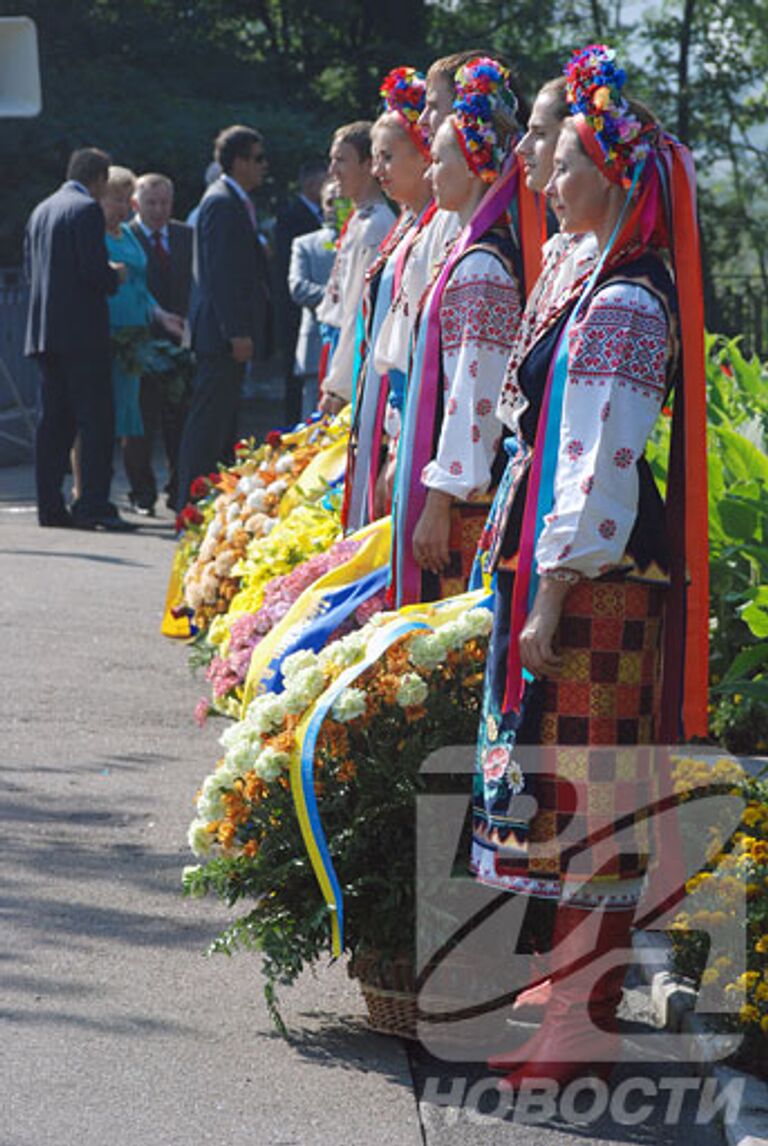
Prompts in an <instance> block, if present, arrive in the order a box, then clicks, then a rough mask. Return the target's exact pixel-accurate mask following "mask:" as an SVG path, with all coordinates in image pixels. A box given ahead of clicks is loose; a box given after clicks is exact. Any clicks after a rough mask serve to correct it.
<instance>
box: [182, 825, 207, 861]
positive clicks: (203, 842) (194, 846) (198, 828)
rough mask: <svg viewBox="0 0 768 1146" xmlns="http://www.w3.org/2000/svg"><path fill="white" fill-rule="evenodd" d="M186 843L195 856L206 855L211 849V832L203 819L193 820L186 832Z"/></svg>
mask: <svg viewBox="0 0 768 1146" xmlns="http://www.w3.org/2000/svg"><path fill="white" fill-rule="evenodd" d="M187 843H188V844H189V849H190V851H192V852H194V854H195V855H196V856H204V855H207V854H208V852H209V851H210V850H211V833H210V832H209V831H208V824H207V822H206V821H205V820H200V819H197V820H193V821H192V823H191V824H190V825H189V830H188V832H187Z"/></svg>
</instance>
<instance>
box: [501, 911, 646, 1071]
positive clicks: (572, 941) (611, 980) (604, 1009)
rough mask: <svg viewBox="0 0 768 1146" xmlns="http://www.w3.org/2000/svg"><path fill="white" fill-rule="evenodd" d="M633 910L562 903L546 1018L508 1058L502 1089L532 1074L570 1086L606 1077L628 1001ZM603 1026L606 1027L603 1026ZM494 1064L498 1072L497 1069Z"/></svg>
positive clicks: (505, 1064)
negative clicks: (619, 1011)
mask: <svg viewBox="0 0 768 1146" xmlns="http://www.w3.org/2000/svg"><path fill="white" fill-rule="evenodd" d="M633 917H634V912H633V911H613V912H606V911H602V910H593V911H589V910H582V909H580V908H573V907H568V906H567V905H561V906H560V907H558V910H557V916H556V919H555V935H554V938H555V943H554V948H553V952H552V960H553V967H554V968H556V970H554V972H553V975H552V993H551V998H550V1003H549V1006H548V1008H547V1011H546V1014H545V1017H544V1022H543V1023H542V1025H541V1027H540V1028H539V1030H538V1031H537V1032H536V1034H535V1035H534V1036H533V1037H532V1038H531V1039H529V1040H528V1041H527V1042H526V1043H525V1044H524V1045H523V1046H522V1047H520V1049H519V1050H518V1051H517V1052H516V1054H515V1055H514V1056H509V1057H508V1058H506V1059H504V1060H500V1059H494V1060H490V1061H489V1064H488V1065H489V1066H491V1067H492V1069H493V1068H494V1064H496V1063H499V1064H500V1063H501V1062H503V1063H504V1065H503V1066H502V1067H501V1069H504V1070H509V1066H510V1065H512V1064H514V1065H515V1066H516V1067H517V1069H515V1070H513V1071H512V1072H511V1073H510V1074H508V1075H507V1077H506V1078H504V1079H502V1080H501V1081H500V1082H499V1089H500V1090H516V1089H518V1088H519V1087H520V1085H521V1084H522V1083H523V1082H524V1081H525V1080H526V1079H554V1080H555V1081H557V1082H560V1083H565V1082H568V1081H570V1079H572V1078H577V1077H579V1076H580V1075H583V1074H591V1073H594V1069H593V1068H594V1064H596V1063H599V1064H605V1065H604V1067H603V1070H602V1071H601V1072H600V1073H604V1074H607V1073H609V1072H610V1069H611V1067H612V1065H613V1063H614V1062H615V1061H616V1059H617V1057H618V1053H619V1049H620V1045H621V1040H620V1038H619V1035H618V1024H617V1022H616V1008H617V1007H618V1004H619V1002H620V1001H621V989H622V984H623V982H624V973H625V969H626V964H627V962H628V960H629V959H630V958H631V950H630V944H629V936H630V929H631V925H632V919H633ZM596 1023H597V1024H599V1025H596ZM495 1069H499V1067H498V1066H496V1067H495Z"/></svg>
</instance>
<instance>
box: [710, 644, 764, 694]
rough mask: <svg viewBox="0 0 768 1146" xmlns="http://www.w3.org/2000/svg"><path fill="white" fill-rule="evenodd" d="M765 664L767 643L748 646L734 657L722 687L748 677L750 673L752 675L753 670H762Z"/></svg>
mask: <svg viewBox="0 0 768 1146" xmlns="http://www.w3.org/2000/svg"><path fill="white" fill-rule="evenodd" d="M767 663H768V642H762V643H761V644H759V645H750V646H749V647H748V648H746V649H742V650H741V652H740V653H739V654H738V656H736V657H734V659H733V661H732V663H731V665H730V667H729V668H728V671H727V672H726V674H725V676H724V677H723V679H722V681H721V684H723V685H724V684H727V683H728V682H729V681H732V680H735V679H738V678H740V677H745V676H748V675H749V674H750V673H753V672H754V671H755V669H757V668H762V667H763V666H765V665H766V664H767Z"/></svg>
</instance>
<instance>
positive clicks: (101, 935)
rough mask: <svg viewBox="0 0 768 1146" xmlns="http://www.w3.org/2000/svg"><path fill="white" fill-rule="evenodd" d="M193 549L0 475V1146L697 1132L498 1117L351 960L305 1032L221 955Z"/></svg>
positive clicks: (391, 1141)
mask: <svg viewBox="0 0 768 1146" xmlns="http://www.w3.org/2000/svg"><path fill="white" fill-rule="evenodd" d="M118 492H119V482H118ZM172 550H173V534H172V525H171V515H170V513H167V512H165V511H162V516H160V517H159V518H157V519H156V520H154V521H151V522H149V523H145V524H143V525H142V529H141V532H140V533H138V534H136V535H132V536H124V535H106V534H94V533H81V532H75V531H66V530H42V529H40V528H38V526H37V524H36V518H35V514H34V508H33V504H32V476H31V470H30V468H29V467H22V468H15V469H0V585H2V591H1V593H0V626H1V627H0V633H2V644H1V645H0V647H1V648H2V657H0V697H2V700H1V701H0V712H2V755H1V758H0V771H1V772H2V779H3V784H2V797H1V801H2V813H1V814H2V822H3V832H2V837H1V838H0V847H1V848H2V853H3V854H2V865H1V866H0V903H1V904H2V919H3V926H2V937H3V940H2V945H0V976H1V979H2V981H1V983H0V1015H2V1019H3V1028H4V1029H3V1038H2V1041H1V1042H0V1099H1V1101H0V1146H104V1144H105V1143H108V1144H109V1146H177V1144H178V1146H197V1144H198V1143H207V1142H211V1143H215V1144H216V1146H223V1144H225V1143H226V1144H227V1146H246V1144H248V1146H254V1144H255V1146H328V1144H332V1143H337V1142H345V1143H363V1144H365V1146H417V1144H419V1143H428V1144H430V1146H432V1144H434V1146H437V1144H438V1143H439V1144H440V1146H445V1144H447V1146H454V1144H458V1143H462V1144H465V1143H470V1144H472V1143H480V1142H482V1143H483V1144H484V1146H488V1144H489V1143H490V1144H495V1143H497V1142H498V1143H501V1142H504V1143H508V1142H514V1143H516V1144H523V1146H526V1144H529V1143H530V1144H533V1143H534V1142H535V1143H536V1144H537V1146H575V1144H576V1143H577V1142H578V1143H585V1142H592V1141H599V1142H601V1143H603V1144H604V1146H611V1144H612V1143H619V1142H621V1143H626V1142H636V1143H645V1142H650V1141H656V1142H658V1141H661V1142H663V1143H665V1144H670V1146H671V1144H672V1143H675V1144H677V1143H682V1141H683V1135H684V1134H685V1133H686V1131H684V1130H683V1129H682V1128H681V1125H674V1126H669V1127H668V1126H664V1124H663V1123H664V1112H665V1111H666V1109H667V1104H666V1101H665V1102H664V1103H663V1104H659V1103H657V1104H655V1106H654V1111H653V1114H652V1116H651V1117H649V1118H648V1119H646V1120H645V1121H644V1122H643V1123H642V1124H641V1125H639V1126H631V1125H624V1124H621V1122H620V1121H619V1122H617V1121H615V1120H614V1119H612V1118H611V1116H610V1115H605V1116H604V1117H602V1118H601V1119H600V1120H599V1121H597V1122H591V1123H590V1121H589V1119H587V1120H586V1121H584V1120H583V1119H582V1122H583V1124H582V1125H575V1124H574V1119H576V1121H578V1118H577V1116H576V1115H575V1114H574V1117H573V1118H564V1117H562V1116H561V1115H560V1114H558V1115H557V1116H556V1117H554V1118H547V1119H546V1120H545V1122H544V1124H543V1125H531V1126H514V1125H510V1124H509V1123H504V1122H501V1121H500V1120H499V1119H498V1118H496V1119H494V1118H492V1117H489V1116H483V1115H478V1114H476V1113H475V1110H474V1106H473V1103H474V1104H475V1105H477V1102H478V1101H479V1103H480V1109H481V1110H483V1109H485V1103H486V1102H487V1097H488V1096H487V1095H486V1096H485V1097H484V1098H482V1096H481V1095H480V1094H479V1091H476V1092H475V1098H472V1097H470V1098H469V1099H467V1091H468V1088H469V1086H470V1085H471V1084H473V1083H477V1081H478V1079H480V1081H482V1077H481V1073H478V1071H477V1069H475V1070H474V1071H473V1070H472V1068H469V1069H467V1068H463V1067H460V1066H459V1067H456V1068H449V1067H446V1065H445V1064H444V1063H441V1062H439V1061H436V1060H435V1061H433V1060H430V1059H429V1058H428V1057H427V1056H425V1055H424V1054H421V1053H420V1054H418V1055H416V1054H414V1055H413V1057H412V1059H410V1060H409V1056H408V1054H407V1053H406V1049H405V1047H404V1045H403V1044H401V1043H400V1042H398V1041H396V1040H393V1039H387V1038H384V1037H381V1036H378V1035H375V1034H372V1033H371V1032H369V1031H368V1030H367V1029H366V1027H365V1024H364V1021H363V1018H362V1005H361V1000H360V996H359V994H358V991H357V987H356V986H355V984H353V983H351V982H350V981H349V980H348V978H347V977H346V974H345V970H344V967H343V966H340V965H338V966H334V967H323V968H320V969H319V971H318V973H317V975H316V976H315V975H307V976H306V977H305V978H304V979H303V980H302V981H301V983H300V984H299V985H298V986H297V987H296V988H295V989H293V990H291V991H287V992H285V994H284V1014H285V1018H286V1022H287V1024H288V1026H289V1028H290V1030H291V1040H290V1042H285V1041H284V1040H282V1039H281V1038H279V1037H278V1036H277V1035H276V1034H275V1032H274V1030H273V1028H272V1026H271V1024H270V1020H269V1018H268V1016H267V1013H266V1009H265V1005H264V1002H263V998H262V993H261V983H260V976H259V971H258V961H257V959H256V958H254V957H250V956H248V955H240V956H238V957H236V958H233V959H231V960H228V959H226V958H224V957H215V958H213V959H206V958H204V957H203V955H202V952H203V950H204V948H205V947H206V945H207V943H208V942H209V941H210V939H211V938H212V937H213V936H214V935H215V933H216V932H217V930H219V929H220V928H221V926H222V925H223V924H224V922H225V920H226V918H227V912H226V910H225V909H224V908H223V907H221V906H219V905H217V904H216V903H215V902H213V901H207V900H206V901H202V902H200V901H197V902H191V901H187V900H184V899H183V898H182V897H181V895H180V892H179V876H180V872H181V868H182V867H183V865H184V864H185V863H187V862H189V860H190V856H189V855H188V852H187V847H186V838H185V837H186V829H187V825H188V822H189V819H190V816H191V812H192V798H193V794H194V792H195V789H196V787H197V786H198V784H199V782H200V780H201V779H202V778H203V777H204V776H205V774H206V773H207V772H208V771H209V769H210V767H211V765H212V762H213V760H214V759H215V757H216V755H217V746H216V737H217V734H218V729H217V728H216V727H215V724H214V725H213V726H211V727H209V728H207V729H205V730H203V731H202V732H200V731H199V730H198V729H197V728H196V726H195V725H194V724H193V722H192V716H191V714H192V709H193V707H194V704H195V702H196V700H197V699H198V697H199V695H200V694H201V692H202V687H201V684H200V682H196V681H195V680H193V678H191V677H190V674H189V672H188V670H187V667H186V654H185V650H184V648H183V647H179V646H177V645H174V644H172V643H170V642H168V641H166V640H164V639H163V638H162V637H161V636H160V634H159V631H158V625H159V621H160V613H161V608H162V602H163V598H164V592H165V583H166V578H167V574H168V569H169V566H170V560H171V554H172ZM624 1073H625V1075H626V1073H627V1072H626V1070H625V1072H624ZM635 1073H636V1071H635ZM663 1073H666V1074H671V1075H677V1076H680V1075H681V1071H680V1069H679V1068H677V1069H672V1068H670V1070H669V1071H665V1072H663ZM682 1073H683V1074H684V1073H685V1072H684V1071H683V1072H682ZM661 1074H662V1068H661V1067H657V1066H654V1067H653V1068H652V1069H650V1068H649V1075H650V1076H651V1077H653V1078H655V1079H656V1080H657V1081H658V1079H659V1078H660V1077H661ZM457 1079H458V1080H459V1081H458V1082H457V1081H456V1080H457ZM481 1089H482V1088H481ZM422 1097H423V1099H424V1103H423V1105H422V1106H421V1107H420V1106H419V1104H418V1103H417V1101H416V1099H417V1098H422ZM462 1100H464V1101H468V1102H469V1106H468V1107H467V1106H465V1107H464V1108H463V1109H460V1108H459V1105H460V1103H461V1101H462ZM441 1104H447V1105H441ZM638 1104H639V1098H638V1099H636V1100H635V1102H634V1105H635V1106H636V1105H638ZM490 1105H491V1106H493V1103H490ZM629 1105H630V1106H632V1105H633V1104H632V1103H630V1104H629ZM693 1111H695V1104H694V1101H693V1099H691V1101H690V1102H689V1101H688V1100H686V1105H685V1106H684V1114H683V1118H684V1119H685V1121H691V1120H692V1118H693ZM688 1136H689V1135H688ZM695 1141H696V1143H697V1146H717V1144H718V1143H720V1141H721V1139H720V1132H719V1131H718V1130H716V1129H714V1128H713V1127H711V1126H709V1127H708V1126H701V1127H697V1129H696V1137H695Z"/></svg>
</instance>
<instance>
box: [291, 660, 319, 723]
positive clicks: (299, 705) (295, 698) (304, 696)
mask: <svg viewBox="0 0 768 1146" xmlns="http://www.w3.org/2000/svg"><path fill="white" fill-rule="evenodd" d="M324 691H325V673H324V672H323V670H322V669H321V668H320V666H319V664H318V665H315V666H313V667H312V668H305V669H302V670H301V672H297V673H296V674H295V676H292V677H291V679H290V680H289V681H287V682H286V688H285V692H284V693H283V697H284V699H285V707H286V710H287V711H288V712H290V713H291V714H292V715H294V716H298V715H299V714H300V713H302V712H304V710H305V709H307V708H309V706H310V704H311V703H312V701H313V700H315V698H316V697H318V696H319V695H320V693H321V692H324Z"/></svg>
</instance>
